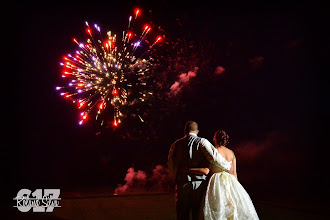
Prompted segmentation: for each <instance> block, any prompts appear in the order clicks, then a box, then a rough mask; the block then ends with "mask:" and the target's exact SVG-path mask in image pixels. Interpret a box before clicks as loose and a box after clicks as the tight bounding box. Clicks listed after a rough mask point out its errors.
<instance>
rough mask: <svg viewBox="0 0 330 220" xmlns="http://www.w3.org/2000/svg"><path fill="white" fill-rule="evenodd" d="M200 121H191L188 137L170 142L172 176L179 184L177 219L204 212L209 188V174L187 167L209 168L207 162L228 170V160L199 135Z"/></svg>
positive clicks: (177, 187)
mask: <svg viewBox="0 0 330 220" xmlns="http://www.w3.org/2000/svg"><path fill="white" fill-rule="evenodd" d="M198 132H199V130H198V124H197V123H196V122H194V121H188V122H187V123H186V125H185V128H184V133H185V136H184V137H183V138H181V139H179V140H177V141H175V142H174V143H173V144H172V145H171V149H170V152H169V155H168V167H169V170H170V175H171V176H172V178H174V180H175V183H176V219H177V220H186V219H187V220H188V219H189V215H190V212H191V213H192V217H193V220H195V219H196V220H197V219H199V216H200V215H201V214H202V213H200V212H201V211H202V209H201V204H202V199H203V196H204V194H205V191H206V188H207V184H208V182H207V179H206V175H196V174H189V173H187V172H186V171H185V170H187V169H188V168H200V167H207V166H208V165H207V164H208V162H209V163H211V164H215V165H217V166H220V167H222V168H224V169H227V170H229V168H228V163H227V162H226V160H225V159H224V158H223V157H222V156H221V155H220V154H219V153H218V151H217V149H216V148H214V147H213V145H212V144H211V143H210V142H209V141H208V140H207V139H205V138H201V137H198V136H197V134H198Z"/></svg>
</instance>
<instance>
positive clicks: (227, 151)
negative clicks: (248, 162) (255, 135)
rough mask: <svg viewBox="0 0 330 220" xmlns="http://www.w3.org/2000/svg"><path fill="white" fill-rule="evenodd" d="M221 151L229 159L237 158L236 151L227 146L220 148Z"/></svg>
mask: <svg viewBox="0 0 330 220" xmlns="http://www.w3.org/2000/svg"><path fill="white" fill-rule="evenodd" d="M218 151H219V153H221V154H222V155H223V156H224V157H225V159H226V160H227V161H233V160H234V158H235V155H234V152H233V151H232V150H230V149H229V148H227V147H224V146H222V147H220V148H218Z"/></svg>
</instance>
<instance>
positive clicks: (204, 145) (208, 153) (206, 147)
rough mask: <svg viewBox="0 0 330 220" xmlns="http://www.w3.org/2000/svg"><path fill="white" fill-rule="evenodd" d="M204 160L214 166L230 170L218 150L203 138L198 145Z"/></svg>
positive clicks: (228, 164)
mask: <svg viewBox="0 0 330 220" xmlns="http://www.w3.org/2000/svg"><path fill="white" fill-rule="evenodd" d="M199 146H200V148H201V150H202V152H203V153H204V155H205V157H206V159H207V160H208V161H209V162H210V163H211V164H214V165H216V166H219V167H221V168H222V169H225V170H230V166H231V165H230V163H229V162H228V161H227V160H226V159H225V158H224V157H223V156H222V155H221V154H220V153H219V152H218V150H217V149H216V148H215V147H214V146H213V145H212V144H211V143H210V142H209V141H208V140H207V139H205V138H202V139H201V142H200V144H199Z"/></svg>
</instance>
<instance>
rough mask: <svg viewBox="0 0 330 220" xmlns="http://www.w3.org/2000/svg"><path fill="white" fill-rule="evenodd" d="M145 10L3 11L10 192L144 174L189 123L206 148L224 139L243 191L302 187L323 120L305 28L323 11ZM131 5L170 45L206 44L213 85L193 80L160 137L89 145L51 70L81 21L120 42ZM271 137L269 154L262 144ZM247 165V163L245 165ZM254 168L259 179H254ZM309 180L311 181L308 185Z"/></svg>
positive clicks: (208, 5)
mask: <svg viewBox="0 0 330 220" xmlns="http://www.w3.org/2000/svg"><path fill="white" fill-rule="evenodd" d="M151 2H152V1H149V2H145V1H133V2H130V1H125V2H123V1H113V2H112V1H108V2H107V3H89V4H84V3H77V4H76V6H74V5H73V4H67V3H58V2H57V3H54V4H49V3H46V2H45V3H44V4H41V5H40V4H37V3H34V4H23V5H22V4H18V3H17V4H14V5H13V7H12V9H13V11H14V14H16V15H17V16H15V17H16V18H17V17H18V18H19V19H15V20H12V21H11V23H12V26H14V27H15V28H16V30H15V31H18V33H17V34H15V36H16V38H17V42H18V44H17V46H18V47H17V48H13V49H12V51H11V52H12V55H13V57H15V59H14V61H13V62H14V63H13V65H14V67H15V68H14V69H15V83H16V84H17V85H18V86H16V89H17V92H16V94H15V95H16V96H15V98H13V99H14V100H15V101H14V105H15V110H14V112H12V113H15V115H14V117H12V123H11V129H10V132H9V133H10V134H11V135H13V134H14V135H15V136H14V137H13V138H12V140H11V144H10V148H11V150H9V151H8V152H9V157H7V162H8V164H9V166H11V167H13V169H14V170H17V171H19V172H16V171H15V172H12V173H11V175H10V176H9V178H10V180H11V181H10V182H9V183H12V182H16V185H17V186H16V185H14V187H16V188H19V189H20V188H23V187H25V188H28V187H31V188H33V187H40V188H50V187H58V186H67V185H78V186H80V185H106V184H108V185H116V184H118V183H121V182H122V180H123V178H124V176H125V173H126V170H127V168H128V167H130V166H132V165H133V166H135V167H137V168H139V169H145V170H148V169H149V170H150V169H151V168H152V166H154V165H156V164H165V162H166V158H167V152H168V149H169V146H170V144H171V143H172V142H173V141H175V140H176V139H177V138H180V137H181V136H182V133H183V132H182V130H183V126H184V123H185V122H186V121H187V120H196V121H197V122H198V123H199V125H200V130H201V133H200V135H201V136H204V137H206V138H208V139H209V140H211V139H212V135H213V134H214V132H215V131H216V130H217V129H219V128H224V129H225V130H227V132H228V133H229V135H230V137H231V147H232V149H233V150H234V151H235V152H238V155H240V156H241V157H242V159H241V161H242V162H241V165H242V166H241V170H240V171H241V173H243V172H245V173H246V174H245V176H244V174H242V179H241V181H242V182H243V183H244V182H245V183H246V185H247V187H248V188H249V187H250V188H249V189H251V190H253V189H254V188H253V187H251V186H250V185H252V184H266V185H275V184H279V185H280V186H281V187H284V188H283V190H284V189H287V187H291V186H293V185H294V184H296V183H298V182H300V181H301V180H303V178H304V177H303V172H302V171H301V166H303V167H305V168H304V169H306V170H308V171H311V170H310V169H311V168H309V167H306V166H305V163H307V161H308V160H309V154H308V149H309V146H311V144H315V143H317V141H315V139H316V138H317V137H318V136H317V135H320V133H319V132H316V131H315V129H316V128H320V127H321V125H322V122H321V120H322V117H323V116H322V113H318V104H319V101H320V100H319V99H321V98H317V97H318V96H317V92H318V91H321V89H320V88H319V87H317V84H316V80H317V77H318V76H317V74H316V73H315V72H316V71H317V70H316V69H315V68H314V66H313V64H314V63H313V61H312V60H313V58H314V57H313V56H312V45H313V43H314V42H315V41H316V40H315V39H314V34H313V33H315V30H314V28H315V27H314V21H316V20H317V19H319V18H321V15H319V13H318V10H321V9H316V8H314V7H313V6H311V5H308V4H302V5H293V4H290V5H289V4H287V3H285V4H280V3H279V2H277V3H276V4H270V5H261V4H256V3H253V4H248V3H244V4H241V5H235V4H230V3H217V4H215V3H214V2H208V1H205V2H202V3H201V2H194V1H191V2H185V3H180V4H175V3H174V2H170V1H165V0H164V1H155V2H152V3H151ZM136 6H138V7H140V8H141V9H142V10H152V19H153V20H154V21H155V22H156V23H157V24H159V25H161V26H162V28H163V29H164V30H165V31H166V37H167V39H168V40H171V41H175V40H176V38H178V37H182V36H184V35H188V33H190V34H189V36H190V38H191V39H193V40H194V41H195V42H199V43H200V44H205V45H212V51H211V52H212V55H214V56H213V57H212V58H213V59H212V61H210V62H211V63H210V66H209V67H210V69H213V70H214V69H215V67H216V66H223V67H224V68H225V69H226V71H225V73H224V74H223V75H221V76H219V77H215V78H212V79H211V80H208V78H207V77H205V75H204V76H203V75H202V70H201V74H200V75H198V76H197V77H196V79H195V81H193V82H192V85H191V87H192V88H194V89H191V88H190V89H189V88H187V89H186V90H185V91H183V95H182V97H181V103H184V104H186V107H185V111H184V112H175V113H174V114H173V117H169V118H168V120H167V121H159V122H158V123H159V124H160V125H161V126H160V127H161V129H159V130H158V131H159V132H160V133H159V134H158V135H159V138H158V139H157V140H155V141H151V142H149V143H144V142H133V141H129V140H125V141H123V140H121V139H120V138H118V137H117V136H116V134H115V133H114V132H113V131H107V132H105V133H104V134H101V135H99V136H96V135H95V132H94V131H93V130H92V129H90V128H88V127H84V128H80V127H78V126H77V120H76V113H77V112H76V109H75V108H74V107H73V106H72V105H71V104H70V103H67V102H65V100H63V99H62V98H61V97H60V96H59V95H58V94H57V93H56V91H55V89H54V88H55V87H56V86H57V85H58V84H59V83H60V82H61V78H60V68H59V65H58V63H59V62H60V59H61V57H62V56H63V55H64V54H66V53H68V52H70V50H71V49H72V48H74V47H73V44H72V40H71V39H72V37H74V36H80V35H82V33H83V30H84V21H85V20H87V21H90V22H91V23H94V22H97V23H98V24H99V25H100V26H101V27H105V28H104V29H111V30H114V31H117V32H118V33H121V32H120V31H121V30H122V29H123V28H124V27H125V25H126V23H125V22H126V20H127V17H128V15H129V14H130V13H131V11H132V10H133V9H134V8H135V7H136ZM320 8H321V7H320ZM309 15H313V19H311V17H310V16H309ZM318 15H319V17H318ZM177 20H178V21H180V23H181V24H182V26H181V27H179V25H178V21H177ZM14 33H16V32H14ZM81 38H82V37H81ZM14 39H15V38H14ZM82 39H83V38H82ZM15 40H16V39H15ZM211 52H210V53H211ZM203 56H204V57H205V54H204V55H203ZM258 59H259V61H258ZM260 59H262V61H260ZM205 71H207V70H205ZM205 71H204V72H205ZM179 74H180V73H178V75H179ZM311 127H313V130H312V131H311V130H310V128H311ZM321 133H322V132H321ZM272 134H275V136H274V135H273V136H272ZM270 136H271V137H270ZM274 138H275V141H274V142H276V143H278V145H276V143H274V144H273V145H274V146H273V145H272V144H269V143H268V142H269V140H271V141H273V140H274ZM282 139H283V140H282ZM267 141H268V142H267ZM258 143H259V144H261V145H262V144H264V145H265V149H266V150H265V151H263V152H262V153H260V155H259V154H258V153H256V155H252V154H251V155H249V153H248V152H249V150H246V149H245V148H244V149H245V151H244V150H239V147H240V146H242V147H244V146H245V147H246V146H252V147H253V146H254V145H253V144H255V145H256V146H257V148H258ZM249 144H250V145H249ZM267 146H271V147H269V149H268V148H267ZM8 148H9V147H8ZM260 148H262V146H261V147H260ZM242 149H243V148H242ZM242 152H243V153H242ZM244 152H245V153H246V155H245V156H244ZM256 152H259V151H258V150H257V151H256ZM254 156H255V158H254ZM14 157H15V158H16V159H15V160H16V161H19V162H17V163H16V164H13V162H12V160H13V158H14ZM249 158H250V159H249ZM253 159H255V160H253ZM239 160H240V158H239V159H238V161H239ZM251 160H252V161H255V162H246V161H251ZM269 161H271V162H269ZM280 161H284V164H283V163H282V162H280ZM266 163H267V165H266ZM245 165H246V168H244V167H243V166H245ZM260 167H267V169H268V170H265V169H266V168H265V169H263V170H262V171H261V172H260V174H258V173H259V168H260ZM288 167H291V169H289V168H288ZM239 168H240V167H239ZM287 169H288V170H287ZM255 170H258V171H255ZM279 170H287V171H288V172H289V173H290V172H292V173H295V175H292V174H284V172H280V171H279ZM240 171H239V173H240ZM318 172H321V171H318ZM318 172H313V173H314V174H312V175H314V176H315V177H317V176H318V175H319V173H318ZM17 173H19V174H17ZM250 174H251V175H250ZM249 175H250V176H255V175H259V176H263V175H264V179H263V178H257V180H256V182H253V180H250V179H249V178H248V176H249ZM274 175H279V176H277V179H276V178H274V177H273V176H274ZM293 176H294V177H293ZM17 180H21V181H17ZM290 181H292V183H291V185H290V183H289V182H290ZM249 184H250V185H249ZM313 186H314V185H313ZM309 187H310V185H308V184H307V183H306V182H305V181H304V183H302V187H298V188H299V189H297V190H296V191H297V192H296V191H295V193H298V194H299V193H302V192H305V191H308V192H309V190H308V188H309ZM16 188H15V189H16ZM14 191H15V190H14ZM16 191H17V190H16Z"/></svg>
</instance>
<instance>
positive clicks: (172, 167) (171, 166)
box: [167, 143, 176, 179]
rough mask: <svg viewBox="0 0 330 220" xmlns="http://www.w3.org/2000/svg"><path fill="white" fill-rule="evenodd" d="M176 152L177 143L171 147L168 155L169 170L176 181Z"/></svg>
mask: <svg viewBox="0 0 330 220" xmlns="http://www.w3.org/2000/svg"><path fill="white" fill-rule="evenodd" d="M174 150H175V143H173V144H172V145H171V148H170V151H169V153H168V161H167V166H168V169H169V173H170V176H171V177H172V178H173V179H175V176H176V167H175V164H174V158H173V157H174Z"/></svg>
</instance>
